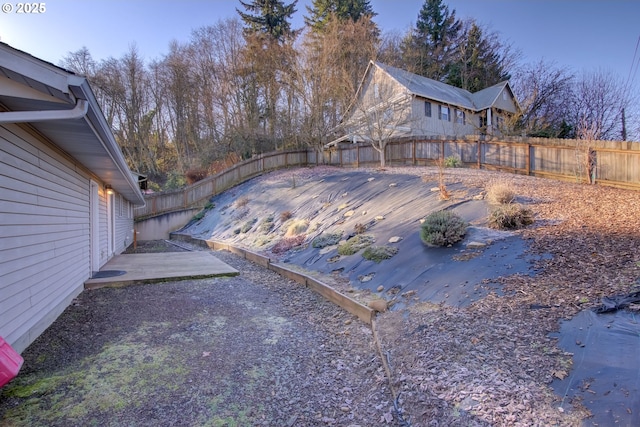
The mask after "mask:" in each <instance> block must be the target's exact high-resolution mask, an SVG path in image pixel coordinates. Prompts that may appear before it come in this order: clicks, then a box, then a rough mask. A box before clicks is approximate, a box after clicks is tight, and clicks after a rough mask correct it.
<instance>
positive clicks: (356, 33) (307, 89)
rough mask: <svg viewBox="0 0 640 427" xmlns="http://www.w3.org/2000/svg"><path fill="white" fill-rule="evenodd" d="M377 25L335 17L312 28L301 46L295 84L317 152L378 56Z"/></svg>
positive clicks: (305, 136) (303, 128) (306, 133)
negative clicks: (317, 29) (371, 62)
mask: <svg viewBox="0 0 640 427" xmlns="http://www.w3.org/2000/svg"><path fill="white" fill-rule="evenodd" d="M374 30H375V26H374V24H373V23H372V22H371V20H370V19H369V18H368V17H362V18H361V19H359V20H357V21H355V22H354V21H352V20H340V19H338V18H337V17H336V16H333V15H330V16H329V18H328V20H327V22H326V23H325V25H324V26H323V31H322V32H320V33H318V32H313V31H307V32H306V33H305V34H304V37H303V40H302V44H301V46H300V49H299V55H298V61H297V67H296V72H297V78H296V85H297V86H296V87H297V95H298V97H299V99H300V100H301V104H300V108H301V109H302V110H303V112H302V116H301V119H300V130H299V131H300V137H301V139H302V141H303V142H304V143H306V144H307V145H308V146H310V147H314V148H316V149H318V150H320V149H321V147H322V145H323V144H324V143H326V142H327V141H326V140H327V139H328V137H329V135H330V134H331V133H332V130H334V129H335V128H336V127H337V126H338V125H339V122H340V119H341V118H342V117H343V116H344V114H345V112H346V111H347V109H348V108H349V104H350V103H351V102H352V100H353V99H354V96H355V93H356V89H357V85H358V84H359V82H360V80H361V79H362V75H363V74H364V72H365V70H366V67H367V64H368V62H369V59H370V58H371V57H373V56H374V55H375V41H376V36H375V31H374Z"/></svg>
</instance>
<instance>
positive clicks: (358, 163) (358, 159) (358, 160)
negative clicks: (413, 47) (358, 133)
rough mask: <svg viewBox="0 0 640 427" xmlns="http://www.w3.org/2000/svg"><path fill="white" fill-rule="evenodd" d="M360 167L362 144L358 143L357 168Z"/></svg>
mask: <svg viewBox="0 0 640 427" xmlns="http://www.w3.org/2000/svg"><path fill="white" fill-rule="evenodd" d="M359 167H360V144H359V143H358V144H356V168H359Z"/></svg>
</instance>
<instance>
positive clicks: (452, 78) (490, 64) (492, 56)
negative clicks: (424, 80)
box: [446, 20, 509, 92]
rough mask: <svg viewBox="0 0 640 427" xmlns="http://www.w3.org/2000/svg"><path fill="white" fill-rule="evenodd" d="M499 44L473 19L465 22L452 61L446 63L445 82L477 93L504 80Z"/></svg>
mask: <svg viewBox="0 0 640 427" xmlns="http://www.w3.org/2000/svg"><path fill="white" fill-rule="evenodd" d="M505 55H506V52H503V49H502V44H501V43H500V41H499V40H498V38H497V36H496V35H495V34H488V35H485V32H484V31H483V30H482V28H480V27H479V26H478V24H477V23H476V22H475V21H474V20H471V21H468V22H467V23H466V25H465V28H464V30H463V31H462V32H461V37H460V41H459V43H458V48H457V50H456V54H455V56H456V57H455V58H453V59H454V62H453V63H451V64H450V65H449V72H448V73H447V79H446V82H447V83H448V84H450V85H453V86H457V87H460V88H462V89H466V90H468V91H470V92H477V91H479V90H482V89H484V88H487V87H489V86H493V85H494V84H497V83H500V82H501V81H504V80H507V79H508V78H509V74H508V73H507V72H506V70H505V66H504V59H505Z"/></svg>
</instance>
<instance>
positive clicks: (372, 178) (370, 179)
mask: <svg viewBox="0 0 640 427" xmlns="http://www.w3.org/2000/svg"><path fill="white" fill-rule="evenodd" d="M374 179H375V178H374V177H371V178H369V179H367V181H369V182H371V181H373V180H374Z"/></svg>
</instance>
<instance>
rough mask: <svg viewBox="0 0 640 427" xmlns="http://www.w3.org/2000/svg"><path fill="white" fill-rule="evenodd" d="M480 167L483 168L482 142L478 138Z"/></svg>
mask: <svg viewBox="0 0 640 427" xmlns="http://www.w3.org/2000/svg"><path fill="white" fill-rule="evenodd" d="M478 169H482V142H481V140H480V138H478Z"/></svg>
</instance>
